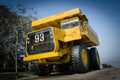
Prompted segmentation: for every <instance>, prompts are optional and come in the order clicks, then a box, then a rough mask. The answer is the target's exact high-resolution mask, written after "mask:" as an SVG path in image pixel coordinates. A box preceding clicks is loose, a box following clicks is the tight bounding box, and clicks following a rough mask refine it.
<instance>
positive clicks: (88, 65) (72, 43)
mask: <svg viewBox="0 0 120 80" xmlns="http://www.w3.org/2000/svg"><path fill="white" fill-rule="evenodd" d="M32 28H33V29H34V31H32V32H29V33H28V34H27V37H26V57H24V59H23V60H24V61H31V62H32V63H33V64H34V65H33V66H32V68H33V69H34V70H35V71H36V73H38V74H39V75H46V74H50V73H51V72H52V70H53V68H57V69H58V70H59V71H66V70H68V71H71V72H77V73H80V72H87V71H89V70H91V69H99V68H100V59H99V54H98V51H97V49H96V48H95V47H93V46H98V45H99V41H98V37H97V34H96V33H95V32H94V31H93V29H92V28H91V27H90V25H89V24H88V19H87V18H86V16H85V15H84V14H83V13H82V12H81V10H80V9H79V8H76V9H73V10H69V11H66V12H62V13H59V14H56V15H53V16H49V17H46V18H43V19H40V20H36V21H33V22H32Z"/></svg>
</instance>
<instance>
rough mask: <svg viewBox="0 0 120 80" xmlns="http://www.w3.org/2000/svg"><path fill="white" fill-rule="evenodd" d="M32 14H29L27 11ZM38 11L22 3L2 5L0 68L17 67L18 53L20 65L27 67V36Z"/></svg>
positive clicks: (0, 7) (0, 11)
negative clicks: (25, 58) (24, 58)
mask: <svg viewBox="0 0 120 80" xmlns="http://www.w3.org/2000/svg"><path fill="white" fill-rule="evenodd" d="M28 11H29V12H30V13H31V14H29V15H28V14H27V12H28ZM34 13H35V14H36V12H35V11H34V10H33V9H32V8H31V9H27V8H25V7H23V5H22V4H18V5H16V7H13V6H12V7H11V6H5V5H0V70H3V69H4V70H6V69H14V68H15V59H16V57H15V55H16V54H17V57H18V58H17V62H18V67H19V68H21V67H23V68H25V67H26V64H24V63H23V61H22V58H23V57H24V56H25V44H26V43H25V36H26V33H27V32H29V31H31V30H32V29H31V27H30V26H31V21H32V20H34V19H36V18H35V14H34Z"/></svg>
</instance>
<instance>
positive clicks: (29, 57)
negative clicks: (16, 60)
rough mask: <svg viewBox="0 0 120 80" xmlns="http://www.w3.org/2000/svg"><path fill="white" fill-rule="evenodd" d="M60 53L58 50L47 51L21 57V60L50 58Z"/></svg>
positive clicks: (58, 55) (59, 55)
mask: <svg viewBox="0 0 120 80" xmlns="http://www.w3.org/2000/svg"><path fill="white" fill-rule="evenodd" d="M61 56H62V54H61V53H60V52H48V53H40V54H33V55H29V56H27V57H24V58H23V61H33V60H40V59H45V58H52V57H61Z"/></svg>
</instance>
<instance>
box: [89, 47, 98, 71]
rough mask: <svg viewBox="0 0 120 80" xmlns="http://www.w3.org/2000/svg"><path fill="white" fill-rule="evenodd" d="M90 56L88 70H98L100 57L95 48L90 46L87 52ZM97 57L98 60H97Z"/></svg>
mask: <svg viewBox="0 0 120 80" xmlns="http://www.w3.org/2000/svg"><path fill="white" fill-rule="evenodd" d="M89 56H90V70H98V69H100V57H99V53H98V51H97V48H95V47H94V48H91V49H90V52H89ZM97 57H98V60H97Z"/></svg>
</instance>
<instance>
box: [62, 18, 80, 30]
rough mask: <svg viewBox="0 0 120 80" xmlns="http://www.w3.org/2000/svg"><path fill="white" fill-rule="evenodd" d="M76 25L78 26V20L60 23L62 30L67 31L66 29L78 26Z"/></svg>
mask: <svg viewBox="0 0 120 80" xmlns="http://www.w3.org/2000/svg"><path fill="white" fill-rule="evenodd" d="M78 25H79V23H78V19H74V20H70V21H67V22H62V23H61V26H62V29H67V28H71V27H75V26H78Z"/></svg>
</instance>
